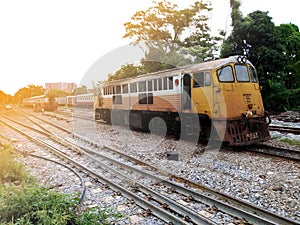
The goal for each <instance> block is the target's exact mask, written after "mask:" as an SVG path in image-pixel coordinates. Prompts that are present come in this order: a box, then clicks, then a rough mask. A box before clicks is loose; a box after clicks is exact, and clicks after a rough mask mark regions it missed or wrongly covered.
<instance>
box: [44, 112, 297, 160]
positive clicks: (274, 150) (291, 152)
mask: <svg viewBox="0 0 300 225" xmlns="http://www.w3.org/2000/svg"><path fill="white" fill-rule="evenodd" d="M63 115H65V116H72V117H73V118H78V119H83V120H89V121H94V120H93V119H92V118H91V117H88V116H82V115H72V114H68V113H65V112H63ZM49 116H53V115H49ZM54 117H55V118H57V116H56V115H54ZM58 118H59V117H58ZM269 127H270V130H273V131H275V130H276V131H279V132H287V133H294V134H300V128H292V127H285V126H269ZM240 148H241V149H244V150H246V151H251V152H257V153H262V154H266V155H273V156H278V157H282V158H286V159H292V160H297V161H298V160H300V149H291V148H286V147H278V146H273V145H268V144H264V143H261V144H253V145H251V146H246V147H240Z"/></svg>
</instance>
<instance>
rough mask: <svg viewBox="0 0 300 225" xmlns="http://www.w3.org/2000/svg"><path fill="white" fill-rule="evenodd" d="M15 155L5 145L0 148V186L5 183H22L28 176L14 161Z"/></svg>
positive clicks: (21, 166)
mask: <svg viewBox="0 0 300 225" xmlns="http://www.w3.org/2000/svg"><path fill="white" fill-rule="evenodd" d="M16 157H17V155H16V154H13V153H12V152H11V149H10V147H9V146H7V145H3V146H2V148H0V184H1V183H7V182H23V181H25V180H26V179H27V177H28V174H27V173H26V171H25V170H24V167H23V165H22V164H21V163H19V162H18V161H16V160H15V158H16Z"/></svg>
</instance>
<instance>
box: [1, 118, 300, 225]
mask: <svg viewBox="0 0 300 225" xmlns="http://www.w3.org/2000/svg"><path fill="white" fill-rule="evenodd" d="M6 119H9V118H6ZM38 119H39V121H42V122H44V123H47V124H49V125H51V126H55V127H56V128H57V129H60V130H61V131H63V132H67V133H68V134H72V135H74V136H76V134H73V132H72V131H69V130H67V129H65V128H61V127H59V126H57V125H55V124H52V123H49V122H48V121H45V120H42V119H40V118H38ZM10 121H12V122H17V121H13V120H10ZM31 121H32V122H33V120H31ZM2 122H3V121H2ZM34 124H36V125H37V126H39V127H40V128H41V130H44V131H42V132H44V135H46V136H53V133H51V132H50V133H47V132H46V130H47V129H45V128H44V127H43V126H41V125H40V123H38V122H34ZM36 131H37V130H36ZM37 132H38V131H37ZM77 138H80V139H81V140H83V141H85V142H88V143H89V144H90V145H91V146H93V148H87V147H84V146H76V147H75V150H76V151H78V149H80V151H79V152H80V154H82V155H85V156H87V157H88V158H89V159H90V160H93V161H95V160H97V161H96V162H97V167H101V168H102V169H103V171H102V172H101V173H100V174H105V173H113V175H112V177H119V179H120V182H121V184H122V185H116V184H115V183H112V184H111V183H110V182H109V181H110V179H107V178H104V177H102V176H100V177H99V173H97V174H95V172H94V171H93V170H91V169H88V168H83V166H82V165H77V166H78V167H80V169H82V170H85V171H87V173H90V174H92V175H93V176H94V177H97V179H100V180H102V181H103V182H105V183H109V185H110V186H112V187H113V189H116V191H118V192H121V193H122V195H124V196H125V197H127V198H128V199H131V198H132V199H134V201H135V202H136V203H137V204H138V205H140V206H141V207H143V208H145V209H150V210H151V213H153V214H154V215H155V216H157V217H159V218H161V219H162V220H164V221H166V222H171V223H174V224H178V223H179V224H215V223H214V222H213V221H211V220H210V219H208V218H207V215H210V216H212V215H213V214H214V213H217V212H222V213H224V214H227V215H230V216H231V217H232V220H235V222H236V218H239V222H240V223H247V222H248V223H252V224H295V222H294V221H292V220H289V219H287V218H284V217H280V216H278V215H276V214H273V213H270V212H268V211H266V210H263V209H261V208H258V207H256V206H254V205H251V204H249V203H245V202H243V201H241V200H239V199H236V198H234V197H232V196H229V195H224V194H222V193H219V192H217V191H215V190H212V189H209V188H207V187H204V186H201V185H199V184H196V183H193V182H190V181H188V180H185V179H183V178H181V177H178V176H176V175H174V174H171V173H169V172H166V171H163V170H161V169H159V168H155V167H153V166H151V165H148V164H146V163H144V162H142V161H140V160H137V159H135V158H132V157H130V156H128V155H126V154H123V153H121V152H119V151H117V150H115V149H112V148H110V147H108V146H99V145H97V143H94V142H92V141H91V140H87V139H86V138H84V137H81V136H77ZM54 139H55V140H56V139H57V137H55V138H54ZM64 140H65V139H64ZM69 143H70V146H75V143H72V142H71V141H69ZM39 144H41V143H39ZM64 144H65V143H64ZM50 148H51V149H52V148H53V147H50ZM99 149H102V151H101V153H99V152H98V151H97V150H99ZM53 151H54V150H53ZM108 153H109V154H108ZM59 155H60V154H59ZM60 156H61V157H62V155H60ZM124 161H125V162H126V163H124ZM72 163H73V162H72ZM141 167H142V168H141ZM120 171H122V172H120ZM145 171H147V172H145ZM132 174H135V175H132ZM142 180H145V181H143V182H142ZM124 181H126V182H127V184H126V186H127V187H128V189H129V193H128V190H124V188H120V186H124V185H125V184H124ZM149 184H150V185H149ZM149 187H151V188H149ZM133 192H135V193H137V196H142V199H141V198H137V197H136V196H135V195H133ZM160 192H172V194H176V195H177V197H176V199H177V200H178V199H179V200H181V201H179V202H180V203H178V201H173V200H170V198H169V197H166V196H164V195H162V194H161V193H160ZM144 199H148V200H147V201H146V202H145V201H144ZM150 203H151V204H150ZM191 204H193V205H195V204H197V205H198V207H201V208H202V210H201V211H200V212H196V211H195V210H192V209H189V208H188V207H186V206H185V205H191ZM157 207H158V208H157ZM149 212H150V211H149ZM174 215H178V216H176V217H174Z"/></svg>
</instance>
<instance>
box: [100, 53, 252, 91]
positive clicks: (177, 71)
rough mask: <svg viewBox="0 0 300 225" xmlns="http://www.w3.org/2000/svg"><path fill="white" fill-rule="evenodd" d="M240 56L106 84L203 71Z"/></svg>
mask: <svg viewBox="0 0 300 225" xmlns="http://www.w3.org/2000/svg"><path fill="white" fill-rule="evenodd" d="M238 57H239V56H231V57H228V58H224V59H217V60H212V61H207V62H201V63H197V64H191V65H187V66H183V67H178V68H173V69H168V70H163V71H157V72H153V73H147V74H142V75H138V76H136V77H131V78H125V79H120V80H113V81H109V82H107V83H106V84H105V85H114V84H124V83H129V82H135V81H141V80H144V79H145V78H147V79H155V78H158V77H168V76H173V75H176V74H182V73H183V74H184V73H193V72H198V71H203V70H211V69H214V68H219V67H222V66H224V65H226V64H229V63H239V61H238ZM247 63H249V64H251V63H250V62H249V61H248V60H247ZM251 65H252V64H251Z"/></svg>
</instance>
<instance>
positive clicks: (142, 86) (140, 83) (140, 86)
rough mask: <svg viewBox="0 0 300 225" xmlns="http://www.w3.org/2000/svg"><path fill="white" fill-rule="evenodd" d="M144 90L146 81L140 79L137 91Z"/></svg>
mask: <svg viewBox="0 0 300 225" xmlns="http://www.w3.org/2000/svg"><path fill="white" fill-rule="evenodd" d="M145 91H146V81H140V82H139V92H145Z"/></svg>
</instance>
